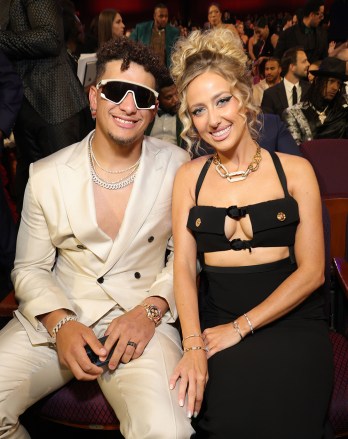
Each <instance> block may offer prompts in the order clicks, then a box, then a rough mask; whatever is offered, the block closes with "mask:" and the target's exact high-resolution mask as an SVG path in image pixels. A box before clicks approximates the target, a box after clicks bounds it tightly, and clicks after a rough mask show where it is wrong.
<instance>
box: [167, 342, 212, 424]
mask: <svg viewBox="0 0 348 439" xmlns="http://www.w3.org/2000/svg"><path fill="white" fill-rule="evenodd" d="M179 379H180V384H179V394H178V398H179V405H180V406H181V407H183V406H184V403H185V399H186V396H187V416H188V417H189V418H191V417H192V415H193V416H194V417H196V416H197V415H198V412H199V411H200V409H201V406H202V401H203V394H204V389H205V386H206V384H207V381H208V365H207V354H206V351H205V350H203V349H201V350H192V351H187V352H185V353H184V355H183V357H182V359H181V360H180V361H179V363H178V365H177V366H176V368H175V370H174V372H173V375H172V376H171V378H170V381H169V387H170V389H171V390H173V389H174V388H175V385H176V383H177V381H178V380H179Z"/></svg>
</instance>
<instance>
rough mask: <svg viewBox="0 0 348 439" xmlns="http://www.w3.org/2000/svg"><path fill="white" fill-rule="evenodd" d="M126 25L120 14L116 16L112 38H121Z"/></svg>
mask: <svg viewBox="0 0 348 439" xmlns="http://www.w3.org/2000/svg"><path fill="white" fill-rule="evenodd" d="M124 28H125V26H124V23H123V21H122V17H121V15H120V14H116V15H115V18H114V20H113V22H112V36H113V38H115V37H121V36H122V35H123V32H124Z"/></svg>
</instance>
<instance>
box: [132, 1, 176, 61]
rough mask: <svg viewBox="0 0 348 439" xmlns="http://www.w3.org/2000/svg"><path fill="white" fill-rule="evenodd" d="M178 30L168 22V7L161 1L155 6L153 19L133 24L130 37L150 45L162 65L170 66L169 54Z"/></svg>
mask: <svg viewBox="0 0 348 439" xmlns="http://www.w3.org/2000/svg"><path fill="white" fill-rule="evenodd" d="M179 36H180V31H179V29H177V28H176V27H174V26H171V25H170V24H168V8H167V6H166V5H164V4H163V3H159V4H158V5H157V6H155V9H154V13H153V20H151V21H146V22H144V23H139V24H137V25H136V26H135V28H134V30H133V32H132V33H131V35H130V38H131V39H132V40H134V41H141V42H142V43H144V44H146V45H147V46H150V47H151V49H152V50H153V51H154V52H155V53H156V54H157V55H158V57H159V58H160V59H161V61H162V62H163V64H164V65H166V66H167V67H169V66H170V63H171V60H170V55H171V51H172V48H173V46H174V44H175V42H176V40H177V39H178V38H179Z"/></svg>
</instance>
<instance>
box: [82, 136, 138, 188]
mask: <svg viewBox="0 0 348 439" xmlns="http://www.w3.org/2000/svg"><path fill="white" fill-rule="evenodd" d="M92 140H93V136H91V138H90V140H89V144H88V156H89V162H90V169H91V174H92V181H93V182H94V183H96V184H97V185H98V186H101V187H103V188H104V189H109V190H118V189H122V188H124V187H126V186H128V185H130V184H131V183H133V182H134V180H135V177H136V174H137V170H138V167H139V163H140V159H139V160H138V161H137V163H136V167H134V166H132V167H131V171H130V172H129V173H128V174H127V175H126V176H125V177H123V178H120V179H119V180H117V181H112V182H109V181H105V180H103V179H102V178H101V177H99V175H98V174H97V172H96V170H95V167H94V163H93V158H92Z"/></svg>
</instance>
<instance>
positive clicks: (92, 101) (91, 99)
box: [89, 85, 98, 111]
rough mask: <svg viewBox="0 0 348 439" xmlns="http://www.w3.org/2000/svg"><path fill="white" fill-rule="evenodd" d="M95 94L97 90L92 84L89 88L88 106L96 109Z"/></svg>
mask: <svg viewBox="0 0 348 439" xmlns="http://www.w3.org/2000/svg"><path fill="white" fill-rule="evenodd" d="M97 95H98V90H97V89H96V87H95V86H94V85H92V86H91V87H90V89H89V106H90V107H91V110H94V111H97V106H98V105H97Z"/></svg>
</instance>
